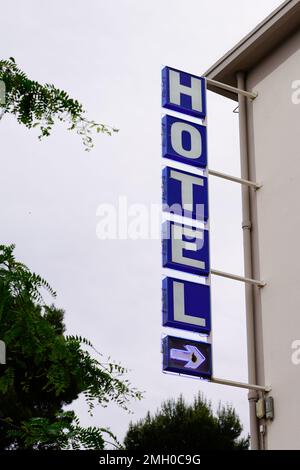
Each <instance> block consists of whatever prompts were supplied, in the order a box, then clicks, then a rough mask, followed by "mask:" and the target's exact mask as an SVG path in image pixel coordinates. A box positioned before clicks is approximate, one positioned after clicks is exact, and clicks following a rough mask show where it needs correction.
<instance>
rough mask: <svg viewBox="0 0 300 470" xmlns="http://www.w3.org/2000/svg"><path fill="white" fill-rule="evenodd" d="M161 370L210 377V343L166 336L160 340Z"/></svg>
mask: <svg viewBox="0 0 300 470" xmlns="http://www.w3.org/2000/svg"><path fill="white" fill-rule="evenodd" d="M162 349H163V370H164V371H165V372H176V373H178V374H186V375H193V376H196V377H200V378H204V379H210V378H211V377H212V350H211V344H209V343H204V342H200V341H193V340H189V339H183V338H175V337H173V336H166V337H165V338H164V339H163V341H162Z"/></svg>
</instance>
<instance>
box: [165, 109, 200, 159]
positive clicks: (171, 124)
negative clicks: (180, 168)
mask: <svg viewBox="0 0 300 470" xmlns="http://www.w3.org/2000/svg"><path fill="white" fill-rule="evenodd" d="M162 156H163V157H164V158H170V159H171V160H175V161H177V162H180V163H185V164H187V165H192V166H196V167H198V168H206V166H207V133H206V127H205V126H202V125H201V124H196V123H194V122H189V121H185V120H183V119H179V118H176V117H173V116H168V115H166V116H164V117H163V118H162Z"/></svg>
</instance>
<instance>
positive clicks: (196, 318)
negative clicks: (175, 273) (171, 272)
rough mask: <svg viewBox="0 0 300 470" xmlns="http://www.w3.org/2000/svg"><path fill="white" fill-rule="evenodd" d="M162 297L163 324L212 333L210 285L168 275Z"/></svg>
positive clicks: (164, 281)
mask: <svg viewBox="0 0 300 470" xmlns="http://www.w3.org/2000/svg"><path fill="white" fill-rule="evenodd" d="M162 298H163V326H169V327H171V328H179V329H181V330H188V331H196V332H197V333H203V334H207V335H208V334H209V333H210V329H211V317H210V286H207V285H203V284H197V283H195V282H188V281H183V280H181V279H173V278H171V277H166V278H165V279H164V280H163V297H162Z"/></svg>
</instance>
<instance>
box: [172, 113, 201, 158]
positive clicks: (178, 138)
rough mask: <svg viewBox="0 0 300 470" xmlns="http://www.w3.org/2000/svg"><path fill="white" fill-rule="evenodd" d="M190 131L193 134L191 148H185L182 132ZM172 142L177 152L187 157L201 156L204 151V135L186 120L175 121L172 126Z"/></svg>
mask: <svg viewBox="0 0 300 470" xmlns="http://www.w3.org/2000/svg"><path fill="white" fill-rule="evenodd" d="M183 132H188V133H189V134H190V136H191V148H190V150H185V149H184V148H183V145H182V133H183ZM171 144H172V147H173V149H174V150H175V152H177V153H179V155H182V156H183V157H187V158H192V159H194V158H199V157H201V153H202V137H201V134H200V132H199V131H198V129H196V127H194V126H193V125H191V124H187V123H185V122H181V121H178V122H174V123H173V124H172V126H171Z"/></svg>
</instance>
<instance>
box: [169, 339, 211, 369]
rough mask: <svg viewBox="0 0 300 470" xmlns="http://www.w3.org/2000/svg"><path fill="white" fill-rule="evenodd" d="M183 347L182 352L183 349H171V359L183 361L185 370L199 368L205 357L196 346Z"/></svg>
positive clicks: (187, 345)
mask: <svg viewBox="0 0 300 470" xmlns="http://www.w3.org/2000/svg"><path fill="white" fill-rule="evenodd" d="M184 347H185V349H186V351H184V350H183V349H171V350H170V356H171V359H176V360H177V361H185V362H186V364H185V366H184V367H186V368H187V369H198V367H200V366H201V364H203V362H204V361H205V357H204V356H203V354H202V353H201V352H200V351H199V349H198V348H197V347H196V346H191V345H190V344H186V345H185V346H184Z"/></svg>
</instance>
